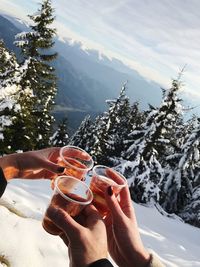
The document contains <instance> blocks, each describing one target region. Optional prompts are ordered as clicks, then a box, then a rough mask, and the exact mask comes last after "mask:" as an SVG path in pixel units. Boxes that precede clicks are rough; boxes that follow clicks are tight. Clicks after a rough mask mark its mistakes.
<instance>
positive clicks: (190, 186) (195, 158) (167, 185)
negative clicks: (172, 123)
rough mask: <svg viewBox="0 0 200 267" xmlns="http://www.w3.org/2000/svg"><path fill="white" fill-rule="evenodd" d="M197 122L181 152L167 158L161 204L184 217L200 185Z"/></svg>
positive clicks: (169, 210)
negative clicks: (186, 208)
mask: <svg viewBox="0 0 200 267" xmlns="http://www.w3.org/2000/svg"><path fill="white" fill-rule="evenodd" d="M195 121H196V123H195V124H194V125H193V129H192V130H191V132H189V133H188V134H187V135H186V136H185V140H184V142H183V145H182V146H181V149H180V152H179V153H176V154H174V155H173V156H171V157H168V158H167V160H168V165H167V166H166V170H165V177H164V180H163V181H162V198H161V201H160V203H161V205H162V207H163V208H164V209H165V210H166V211H167V212H170V213H176V214H179V213H181V214H182V215H183V214H184V213H183V212H182V211H183V210H184V209H185V207H186V206H188V205H189V203H190V202H191V201H193V197H194V196H193V192H194V191H195V190H194V188H195V187H198V186H199V185H200V165H199V162H200V156H199V154H200V150H199V149H200V148H199V142H200V119H196V120H195ZM195 196H196V193H195ZM199 197H200V195H199ZM194 212H196V211H194ZM191 213H192V211H191ZM184 216H185V215H183V217H184Z"/></svg>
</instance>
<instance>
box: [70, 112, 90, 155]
mask: <svg viewBox="0 0 200 267" xmlns="http://www.w3.org/2000/svg"><path fill="white" fill-rule="evenodd" d="M92 133H93V123H92V121H91V118H90V115H87V116H86V117H85V118H84V120H83V121H82V122H81V124H80V126H79V128H78V129H77V131H76V132H75V133H74V134H73V136H72V137H71V138H70V142H69V144H70V145H73V146H78V147H80V148H82V149H84V150H85V151H87V152H89V151H90V147H91V146H92Z"/></svg>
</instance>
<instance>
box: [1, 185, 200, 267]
mask: <svg viewBox="0 0 200 267" xmlns="http://www.w3.org/2000/svg"><path fill="white" fill-rule="evenodd" d="M50 195H51V189H50V182H49V181H45V180H35V181H24V180H13V181H12V182H11V183H10V184H9V185H8V188H7V190H6V192H5V193H4V195H3V197H2V199H1V202H2V201H6V202H8V203H10V204H11V205H10V207H11V209H13V207H14V208H15V209H16V210H17V211H21V213H23V214H24V215H26V216H27V218H24V217H23V216H22V215H23V214H20V212H17V214H18V215H16V214H15V213H13V212H11V211H9V209H8V208H5V207H4V206H2V205H1V204H0V256H4V257H5V258H6V259H8V260H9V262H10V263H11V267H55V266H57V267H66V266H68V262H69V261H68V255H67V249H66V247H65V245H64V244H63V243H62V241H61V240H60V239H59V238H58V237H55V236H51V235H49V234H47V233H46V232H45V231H44V230H43V228H42V226H41V220H42V217H43V214H44V212H45V209H46V206H47V204H48V201H49V199H50ZM10 207H9V208H10ZM134 207H135V210H136V214H137V218H138V223H139V226H140V232H141V235H142V239H143V241H144V243H145V245H146V247H147V248H149V249H151V250H153V251H154V252H156V253H157V254H158V255H159V256H160V258H161V259H162V260H163V262H164V263H165V264H166V266H169V267H176V266H181V267H197V266H199V267H200V254H199V253H200V229H198V228H195V227H192V226H190V225H188V224H184V223H182V222H181V221H179V220H175V219H169V218H167V217H164V216H162V215H161V214H160V213H159V212H158V211H157V210H156V209H155V208H146V207H144V206H141V205H137V204H134ZM2 266H5V265H1V263H0V267H2Z"/></svg>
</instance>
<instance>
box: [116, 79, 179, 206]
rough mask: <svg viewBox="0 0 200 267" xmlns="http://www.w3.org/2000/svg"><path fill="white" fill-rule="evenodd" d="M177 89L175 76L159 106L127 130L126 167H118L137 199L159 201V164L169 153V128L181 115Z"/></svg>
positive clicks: (161, 175) (164, 91)
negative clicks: (137, 126) (130, 182)
mask: <svg viewBox="0 0 200 267" xmlns="http://www.w3.org/2000/svg"><path fill="white" fill-rule="evenodd" d="M179 88H180V79H179V78H178V79H174V80H173V81H172V86H171V88H170V89H168V90H163V100H162V103H161V105H160V107H159V108H153V107H151V111H150V112H149V114H148V115H147V118H146V121H145V122H144V123H143V124H142V125H141V127H139V129H135V130H133V132H132V133H130V137H131V138H132V144H131V145H130V146H129V148H128V150H127V153H126V154H125V159H126V161H125V162H124V163H123V164H124V166H125V167H124V166H121V169H122V170H123V172H124V175H125V176H127V178H131V179H132V184H131V187H130V190H131V194H132V197H133V199H134V200H136V201H138V202H149V201H151V199H152V198H153V199H155V200H156V201H158V200H159V192H160V182H161V181H162V178H163V174H164V172H163V168H162V165H161V163H162V160H163V158H164V157H165V156H166V154H167V153H168V146H169V145H170V137H171V131H172V129H174V127H175V125H176V122H177V120H178V119H179V118H180V116H181V115H180V114H182V113H181V112H182V105H181V104H180V102H181V99H179V98H178V96H177V92H178V90H179ZM125 142H126V140H125ZM128 143H129V144H130V139H129V140H128Z"/></svg>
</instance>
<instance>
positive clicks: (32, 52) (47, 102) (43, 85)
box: [15, 0, 57, 150]
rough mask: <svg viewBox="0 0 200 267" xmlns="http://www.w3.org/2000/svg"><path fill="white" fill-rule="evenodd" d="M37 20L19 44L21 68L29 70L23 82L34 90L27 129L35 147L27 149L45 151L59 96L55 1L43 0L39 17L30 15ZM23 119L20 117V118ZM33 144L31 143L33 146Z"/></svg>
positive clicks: (24, 75) (23, 99) (24, 85)
mask: <svg viewBox="0 0 200 267" xmlns="http://www.w3.org/2000/svg"><path fill="white" fill-rule="evenodd" d="M29 17H30V19H31V20H32V21H33V25H31V26H30V28H31V31H30V32H25V33H21V34H18V35H17V36H16V38H17V39H18V40H17V41H16V42H15V44H16V45H17V46H18V47H20V48H21V52H22V55H23V56H24V60H23V62H22V63H21V67H22V68H25V69H26V71H25V72H24V73H23V75H22V78H21V80H20V85H21V87H22V88H23V89H25V88H28V89H29V90H31V91H32V93H31V97H30V98H29V105H28V106H27V105H26V107H25V106H24V109H25V108H28V109H29V111H27V113H28V114H29V115H30V116H31V121H30V122H31V124H32V125H29V129H26V127H27V124H25V125H24V126H23V128H24V129H26V132H29V130H30V129H31V130H32V131H33V132H34V136H35V139H34V146H33V147H32V146H30V147H29V146H28V147H27V148H26V149H27V150H30V149H32V148H43V147H46V146H48V145H49V139H50V134H51V129H52V123H53V121H54V119H53V116H52V115H51V110H52V106H53V104H54V98H55V94H56V91H57V90H56V77H55V74H54V68H53V67H52V66H51V64H50V62H51V61H52V60H54V59H55V58H56V56H57V54H56V53H54V52H52V51H51V48H52V47H53V45H54V41H53V38H54V36H55V32H56V31H55V29H54V28H51V27H50V26H51V24H52V23H53V21H54V16H53V9H52V7H51V0H43V2H42V4H41V7H40V9H39V10H38V12H37V14H36V15H32V16H29ZM26 97H27V95H26V94H25V97H24V95H23V93H22V96H21V98H20V99H21V103H20V104H21V105H22V106H23V104H24V101H25V98H26ZM19 119H20V118H19ZM30 145H31V144H30Z"/></svg>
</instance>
